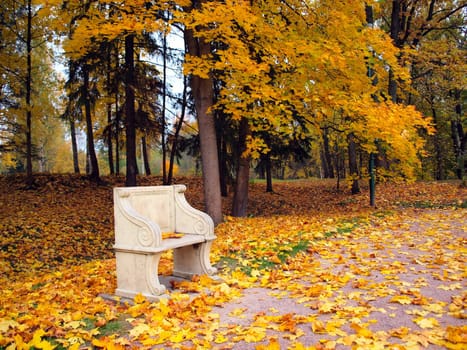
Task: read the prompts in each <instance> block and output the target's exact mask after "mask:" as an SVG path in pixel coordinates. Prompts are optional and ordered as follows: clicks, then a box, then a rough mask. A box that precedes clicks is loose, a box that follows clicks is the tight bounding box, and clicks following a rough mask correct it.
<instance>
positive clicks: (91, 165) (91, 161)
mask: <svg viewBox="0 0 467 350" xmlns="http://www.w3.org/2000/svg"><path fill="white" fill-rule="evenodd" d="M83 75H84V76H83V96H84V99H85V100H84V114H85V118H86V140H87V153H88V162H87V166H88V171H87V174H88V176H89V178H90V179H91V180H92V181H94V182H96V183H99V182H100V177H99V165H98V162H97V155H96V150H95V148H94V132H93V123H92V115H91V101H90V96H89V67H88V66H87V65H86V64H85V65H84V67H83Z"/></svg>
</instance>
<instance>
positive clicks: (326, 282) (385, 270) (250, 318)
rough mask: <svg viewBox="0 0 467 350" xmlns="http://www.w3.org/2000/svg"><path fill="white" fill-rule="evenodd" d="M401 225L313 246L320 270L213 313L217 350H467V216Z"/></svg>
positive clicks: (423, 215) (250, 292)
mask: <svg viewBox="0 0 467 350" xmlns="http://www.w3.org/2000/svg"><path fill="white" fill-rule="evenodd" d="M401 218H402V220H401V221H400V222H397V223H395V222H392V223H388V224H387V226H386V227H385V224H384V221H383V224H378V227H373V230H370V232H369V231H368V230H365V231H364V232H361V233H359V232H358V231H357V232H352V234H349V235H347V236H344V237H342V236H336V237H334V238H332V239H331V240H327V241H326V242H324V241H323V242H322V243H319V244H316V246H314V248H313V249H314V251H313V252H312V254H313V259H314V261H315V264H314V268H313V269H309V270H307V271H305V272H304V274H303V275H301V276H290V278H289V279H288V280H280V281H277V283H276V285H275V286H274V285H272V288H271V283H268V287H267V288H265V287H261V285H258V286H257V287H253V288H247V289H245V290H244V291H243V296H241V297H240V298H237V299H234V300H232V301H231V302H228V303H226V304H223V305H222V306H221V307H215V308H214V309H213V310H212V316H211V322H213V323H214V324H215V325H214V326H213V328H212V329H213V334H214V339H213V343H214V345H213V348H215V349H242V350H248V349H256V348H258V346H259V348H261V347H262V346H264V347H263V348H267V349H287V348H292V349H299V348H301V347H300V346H302V345H303V346H313V345H314V346H316V347H317V348H330V349H331V348H337V349H348V348H352V347H354V348H360V349H383V348H391V347H392V348H398V349H423V348H427V349H442V348H458V349H461V348H464V349H465V348H467V326H466V322H465V319H466V305H467V289H466V286H467V285H466V281H467V271H466V261H467V254H466V253H467V245H466V242H467V235H466V232H467V210H465V209H458V210H446V209H439V210H435V209H419V210H411V211H410V212H409V213H404V214H403V215H401ZM263 332H266V333H265V334H266V336H265V337H264V333H263ZM239 335H240V336H239ZM256 339H261V341H256ZM398 346H399V347H398Z"/></svg>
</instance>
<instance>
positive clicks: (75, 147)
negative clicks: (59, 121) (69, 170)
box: [69, 116, 79, 174]
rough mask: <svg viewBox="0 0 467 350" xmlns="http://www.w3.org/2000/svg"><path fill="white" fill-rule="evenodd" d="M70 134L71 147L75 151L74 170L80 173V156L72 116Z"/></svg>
mask: <svg viewBox="0 0 467 350" xmlns="http://www.w3.org/2000/svg"><path fill="white" fill-rule="evenodd" d="M69 121H70V134H71V149H72V153H73V170H74V172H75V174H79V158H78V142H77V141H76V128H75V121H74V120H73V118H72V117H71V116H70V119H69Z"/></svg>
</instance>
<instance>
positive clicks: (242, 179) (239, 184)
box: [232, 118, 250, 217]
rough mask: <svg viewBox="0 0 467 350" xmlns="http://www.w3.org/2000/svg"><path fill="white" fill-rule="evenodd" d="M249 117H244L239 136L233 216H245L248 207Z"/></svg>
mask: <svg viewBox="0 0 467 350" xmlns="http://www.w3.org/2000/svg"><path fill="white" fill-rule="evenodd" d="M249 129H250V128H249V125H248V119H246V118H242V120H241V121H240V130H239V137H238V139H239V140H238V144H239V152H238V156H239V160H238V169H237V179H236V182H235V193H234V197H233V202H232V216H236V217H245V216H246V215H247V209H248V184H249V180H250V158H249V157H244V156H243V153H244V151H245V150H246V138H247V135H248V133H249Z"/></svg>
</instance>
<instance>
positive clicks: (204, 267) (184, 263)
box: [114, 235, 217, 301]
mask: <svg viewBox="0 0 467 350" xmlns="http://www.w3.org/2000/svg"><path fill="white" fill-rule="evenodd" d="M182 239H183V241H180V240H178V239H168V240H167V242H163V243H164V244H163V245H162V246H161V247H158V248H157V249H147V248H146V249H142V250H134V249H130V247H122V246H115V247H114V249H115V254H116V261H117V289H116V290H115V295H117V296H120V297H124V298H134V297H135V296H136V295H138V294H142V295H143V296H145V297H146V298H147V299H148V300H151V301H153V300H158V299H159V298H160V297H161V296H163V295H164V294H165V293H166V287H165V286H164V285H163V284H161V283H160V281H159V275H158V270H159V262H160V258H161V256H162V254H163V253H164V252H165V251H167V250H170V249H173V259H174V267H173V272H172V275H173V276H176V277H181V278H185V279H192V278H193V276H195V275H203V274H207V275H214V274H215V273H216V272H217V269H216V268H214V267H212V266H211V263H210V261H209V259H208V257H209V251H210V249H211V244H212V241H205V240H204V238H203V237H202V236H199V235H185V236H184V237H182ZM186 244H189V245H186ZM162 248H164V249H162Z"/></svg>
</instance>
